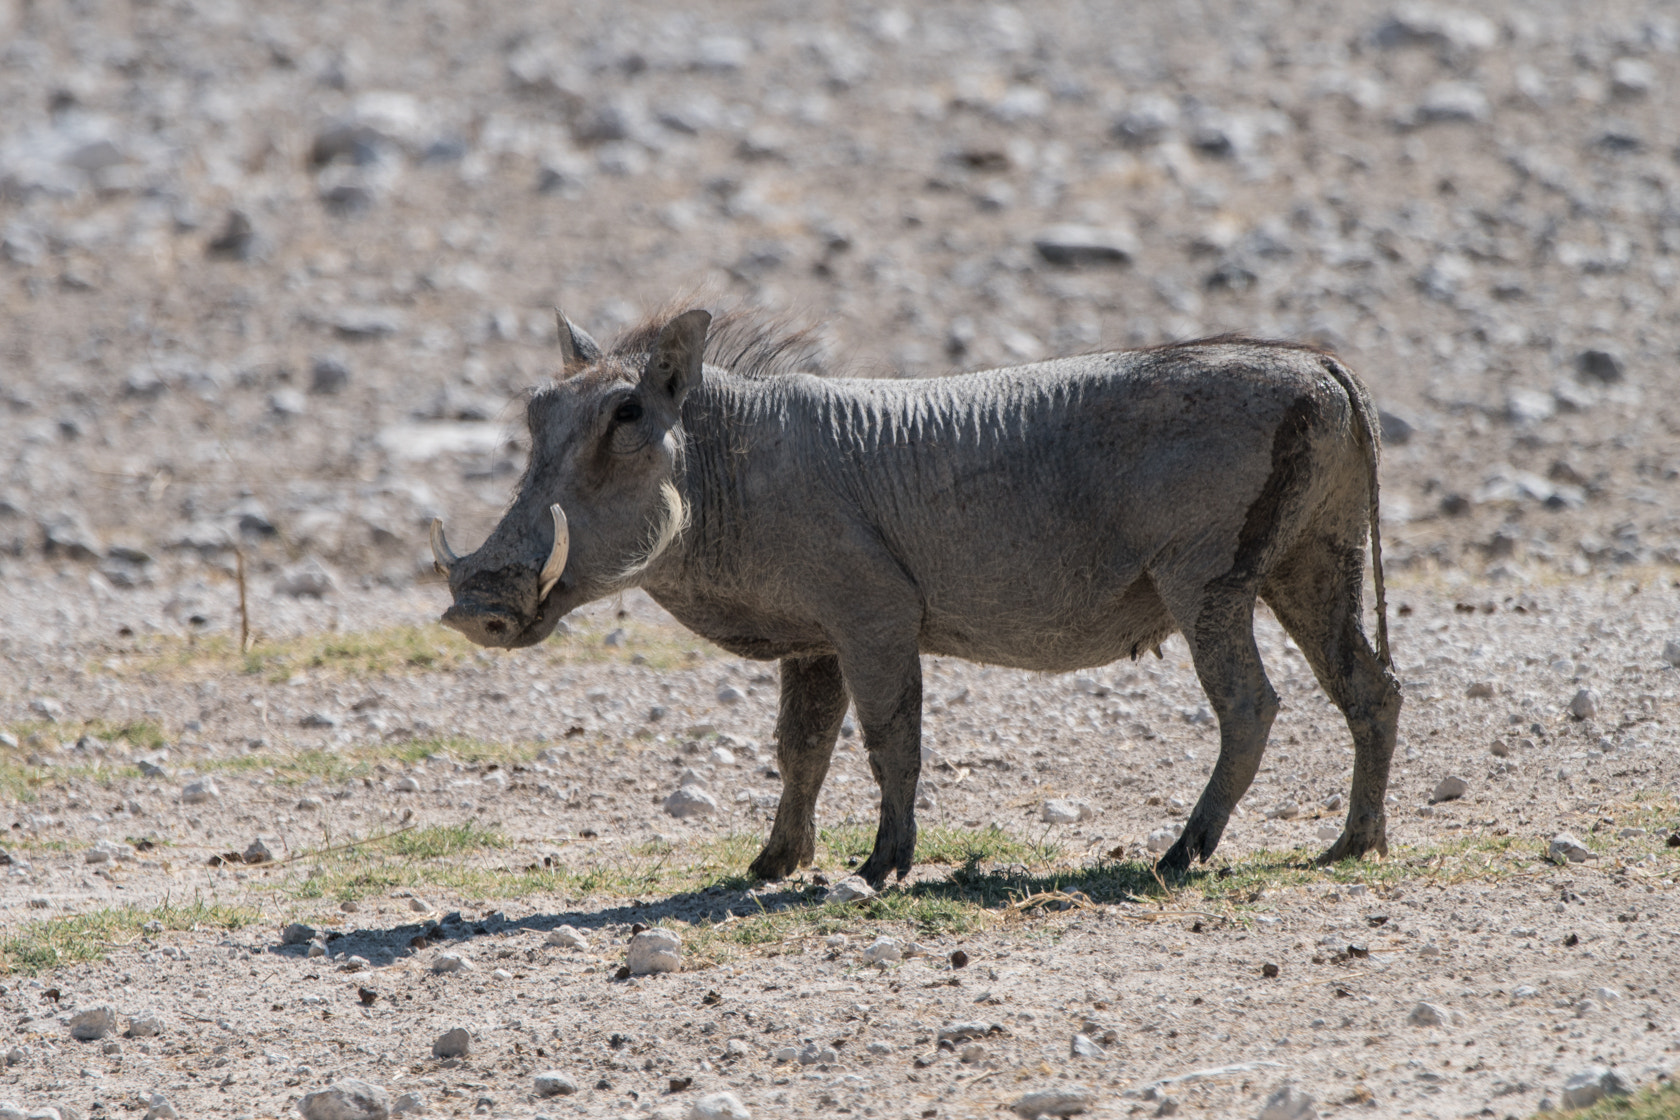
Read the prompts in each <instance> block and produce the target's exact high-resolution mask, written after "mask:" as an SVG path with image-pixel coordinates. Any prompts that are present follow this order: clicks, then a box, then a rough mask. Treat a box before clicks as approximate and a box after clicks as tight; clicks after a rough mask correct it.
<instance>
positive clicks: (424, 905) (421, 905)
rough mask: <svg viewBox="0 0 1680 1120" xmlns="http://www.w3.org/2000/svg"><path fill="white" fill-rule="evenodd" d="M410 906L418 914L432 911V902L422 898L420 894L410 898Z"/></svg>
mask: <svg viewBox="0 0 1680 1120" xmlns="http://www.w3.org/2000/svg"><path fill="white" fill-rule="evenodd" d="M408 908H409V910H410V911H412V912H413V913H416V914H430V913H431V912H432V904H431V903H429V902H427V901H426V900H425V899H423V898H421V897H420V896H419V895H415V896H414V897H413V898H411V899H409V900H408Z"/></svg>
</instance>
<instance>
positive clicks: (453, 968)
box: [432, 953, 473, 972]
mask: <svg viewBox="0 0 1680 1120" xmlns="http://www.w3.org/2000/svg"><path fill="white" fill-rule="evenodd" d="M472 970H473V962H472V961H470V960H468V959H467V958H466V957H463V956H462V955H461V954H460V953H439V954H438V955H437V956H436V957H434V958H433V959H432V971H433V972H471V971H472Z"/></svg>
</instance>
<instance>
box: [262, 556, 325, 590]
mask: <svg viewBox="0 0 1680 1120" xmlns="http://www.w3.org/2000/svg"><path fill="white" fill-rule="evenodd" d="M274 590H275V591H277V592H279V593H280V594H281V595H290V596H291V597H292V598H294V599H321V598H325V597H326V596H327V595H329V594H331V593H332V592H334V591H336V590H338V581H337V580H335V579H334V578H333V574H332V572H330V571H328V570H327V566H326V565H325V564H323V563H321V562H320V561H319V560H317V559H315V557H313V556H306V557H304V558H303V559H302V560H300V561H298V562H297V563H296V564H293V565H292V566H291V567H289V568H284V569H282V570H281V572H280V578H279V579H277V580H275V581H274Z"/></svg>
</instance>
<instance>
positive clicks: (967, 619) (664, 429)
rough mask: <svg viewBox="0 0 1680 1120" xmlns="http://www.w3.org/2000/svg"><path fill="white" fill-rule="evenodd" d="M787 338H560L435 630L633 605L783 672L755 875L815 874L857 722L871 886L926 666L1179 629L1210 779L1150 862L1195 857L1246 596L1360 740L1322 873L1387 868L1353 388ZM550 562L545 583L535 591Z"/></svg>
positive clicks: (1155, 361) (1385, 726) (671, 332)
mask: <svg viewBox="0 0 1680 1120" xmlns="http://www.w3.org/2000/svg"><path fill="white" fill-rule="evenodd" d="M709 325H710V326H711V338H710V339H709V340H708V333H707V332H708V326H709ZM798 343H799V340H798V338H797V337H793V338H791V339H790V338H789V337H785V336H778V335H777V334H776V333H775V331H774V330H773V329H771V328H768V327H765V326H763V325H762V324H755V323H754V321H753V320H751V319H750V318H748V317H746V316H742V315H734V316H730V317H726V318H721V319H720V320H719V322H718V323H716V324H712V323H711V320H710V317H709V316H708V315H707V314H706V313H705V312H703V311H691V312H688V313H686V314H684V315H682V316H679V317H677V318H675V319H673V320H671V321H670V322H668V323H652V324H649V325H646V326H643V327H641V328H637V329H635V330H633V331H631V332H630V334H629V335H628V336H627V337H626V338H624V339H621V340H620V341H619V343H618V344H616V345H615V347H614V348H613V349H612V350H610V351H608V352H606V353H604V354H603V352H602V351H601V350H600V349H599V348H598V347H597V346H596V345H595V343H594V342H593V341H592V340H590V339H589V337H588V336H587V335H585V334H583V333H582V332H581V331H578V330H577V329H576V328H574V327H571V325H570V324H568V323H565V322H564V320H562V349H563V351H564V355H565V369H564V372H563V376H562V380H560V381H559V383H558V384H556V385H555V386H553V387H552V388H548V389H544V390H542V391H540V392H538V393H537V394H536V395H535V396H534V397H533V398H532V399H531V401H530V404H529V409H528V422H529V425H530V432H531V441H532V450H531V465H530V468H529V470H528V471H527V474H526V477H525V479H524V481H523V483H522V484H521V487H520V490H519V493H518V495H517V497H516V498H515V500H514V502H513V504H512V506H511V507H510V509H509V511H508V513H507V514H506V515H505V517H504V518H503V520H502V521H501V523H500V524H498V525H497V527H496V528H495V530H494V531H493V532H492V533H491V535H490V537H489V539H488V540H486V542H485V543H484V545H483V546H482V547H481V548H479V549H478V550H477V551H476V552H474V553H472V554H471V555H470V556H466V557H460V558H456V557H455V556H454V555H453V553H450V552H449V551H448V546H447V544H442V545H441V551H440V553H439V566H440V569H443V570H446V571H447V574H448V576H449V586H450V590H451V591H452V593H453V595H454V599H455V602H454V605H453V606H451V607H450V609H449V611H448V613H446V614H445V615H444V622H445V623H446V624H447V625H450V626H453V627H455V628H456V629H458V630H460V631H461V632H462V633H464V634H466V635H467V636H468V637H469V638H471V639H472V640H473V641H475V642H478V643H480V644H483V645H490V646H500V647H507V648H512V647H517V646H524V645H530V644H532V643H534V642H538V641H541V640H542V639H543V638H544V637H546V636H547V635H548V634H549V633H550V632H551V631H552V630H553V628H554V625H555V623H556V621H558V620H559V618H560V617H561V616H562V615H564V614H565V613H566V612H568V611H570V610H572V609H573V608H574V607H577V606H579V605H581V604H583V603H585V602H589V601H590V600H593V599H597V598H600V597H602V596H605V595H609V594H612V593H614V592H616V591H619V590H621V589H623V588H625V587H628V586H640V587H642V588H644V589H645V590H646V591H647V593H648V594H649V595H651V596H652V597H653V598H654V599H655V600H657V601H658V602H659V603H660V604H661V605H662V606H664V607H665V609H666V610H668V611H670V612H671V614H672V615H674V616H675V617H676V618H677V619H678V620H680V621H681V622H682V623H683V624H684V625H685V626H687V627H689V628H690V629H692V630H693V631H695V632H696V633H698V634H701V635H703V636H704V637H706V638H708V639H710V640H711V641H713V642H715V643H717V644H718V645H720V646H722V647H723V648H724V649H726V650H729V651H731V652H733V653H735V654H738V655H740V656H743V657H751V658H761V659H771V658H775V659H778V660H779V661H780V662H781V714H780V717H779V719H778V721H777V726H776V741H777V757H778V760H779V763H780V766H781V771H782V776H783V783H784V784H783V792H782V800H781V806H780V808H779V809H778V811H777V814H776V821H775V825H774V826H773V828H772V829H771V833H770V838H769V841H768V843H767V844H766V845H765V848H764V850H763V852H762V853H760V855H759V856H758V858H757V859H756V860H755V861H754V862H753V865H752V869H751V870H752V872H753V873H754V874H755V875H758V876H761V877H764V878H780V877H782V876H785V875H787V874H788V873H790V872H792V871H793V870H794V869H795V868H797V867H799V866H800V865H801V864H804V863H808V862H809V861H810V860H811V859H812V858H813V855H814V851H815V824H814V819H813V810H814V807H815V805H816V800H817V794H818V791H819V790H820V788H821V786H822V782H823V778H824V776H825V775H826V774H827V772H828V766H829V759H830V756H831V754H832V752H833V749H834V743H835V737H836V734H837V733H838V731H839V728H840V723H841V719H842V717H843V716H844V714H845V711H846V706H847V703H848V701H850V702H852V703H854V704H855V705H856V708H857V717H858V723H859V725H860V726H861V727H862V730H863V738H864V744H865V746H866V747H867V749H868V756H869V765H870V769H871V770H872V771H873V772H874V774H875V778H876V781H877V782H879V783H880V787H881V816H880V826H879V830H878V832H877V834H876V839H875V849H874V852H873V853H872V854H871V855H870V857H869V859H868V860H867V861H866V862H865V863H864V865H863V867H862V869H861V874H862V875H863V876H864V878H865V879H867V880H869V881H870V882H872V883H875V884H877V885H879V884H880V883H881V882H882V881H884V879H885V878H886V876H887V874H888V872H891V871H897V872H898V873H899V875H900V877H902V876H903V875H904V874H906V873H907V872H908V871H909V870H910V866H911V860H912V854H913V852H914V850H915V840H916V822H915V816H914V799H915V790H916V780H917V776H918V774H919V771H920V768H921V742H920V740H921V709H922V678H921V662H920V657H921V655H922V654H924V653H929V654H940V655H947V656H953V657H962V658H968V659H970V660H973V661H983V662H988V663H991V664H995V665H1009V666H1015V667H1018V668H1024V669H1038V670H1047V671H1052V672H1062V671H1066V670H1071V669H1079V668H1084V667H1087V666H1094V665H1104V664H1107V663H1108V662H1111V661H1114V660H1116V659H1118V658H1121V657H1136V656H1137V655H1138V654H1139V653H1140V651H1148V650H1151V649H1153V648H1154V647H1155V646H1157V645H1158V644H1159V643H1160V642H1161V641H1162V640H1163V639H1165V638H1166V637H1168V636H1169V635H1170V634H1172V633H1174V632H1177V633H1182V634H1183V635H1184V636H1185V639H1186V640H1187V641H1188V643H1189V646H1190V651H1191V655H1192V657H1193V659H1194V662H1195V668H1196V673H1197V676H1198V677H1199V678H1200V680H1201V683H1202V687H1203V688H1204V689H1205V690H1206V692H1207V697H1208V701H1209V703H1210V704H1211V705H1212V707H1213V710H1214V712H1215V713H1216V714H1217V716H1218V719H1219V758H1218V761H1217V762H1216V763H1215V764H1214V768H1213V774H1212V776H1211V778H1210V779H1209V781H1208V784H1207V788H1206V789H1205V790H1204V791H1203V793H1202V796H1201V799H1200V800H1199V801H1198V802H1197V803H1196V807H1195V810H1194V811H1193V812H1192V813H1191V815H1190V818H1189V820H1188V822H1187V823H1186V825H1185V829H1184V834H1183V836H1182V837H1180V839H1179V840H1178V842H1177V843H1176V844H1174V845H1173V847H1172V849H1171V850H1170V851H1168V852H1167V853H1166V855H1165V856H1163V857H1162V859H1161V866H1162V867H1163V869H1165V870H1168V871H1172V872H1182V871H1183V870H1185V869H1186V868H1187V867H1188V866H1189V864H1190V862H1191V860H1192V859H1203V860H1205V859H1206V858H1207V857H1208V856H1209V855H1211V854H1212V852H1213V850H1214V847H1215V845H1216V844H1218V842H1219V837H1220V834H1221V832H1222V831H1223V830H1224V828H1225V825H1226V822H1227V820H1228V819H1229V817H1230V813H1231V810H1232V808H1233V807H1234V806H1235V805H1236V803H1237V800H1238V798H1240V797H1241V796H1242V795H1243V793H1244V791H1246V790H1247V789H1248V787H1249V784H1250V783H1251V782H1252V781H1253V779H1254V775H1255V772H1256V770H1257V769H1258V768H1259V765H1260V756H1261V753H1262V751H1263V750H1264V748H1265V743H1266V736H1267V733H1268V731H1269V730H1270V728H1271V724H1272V718H1273V716H1274V715H1275V714H1276V712H1277V709H1278V703H1277V697H1276V695H1275V694H1274V693H1273V691H1272V688H1271V685H1270V684H1269V682H1268V681H1267V679H1266V674H1265V671H1264V669H1263V668H1262V667H1261V664H1260V657H1259V652H1258V650H1257V649H1256V647H1255V642H1254V634H1253V614H1254V603H1255V598H1256V597H1257V596H1258V597H1260V598H1263V599H1265V600H1266V602H1267V603H1268V604H1269V605H1270V606H1271V608H1272V610H1273V612H1274V613H1275V614H1276V616H1277V618H1278V620H1279V621H1280V622H1281V623H1282V624H1283V626H1284V628H1285V629H1286V630H1287V631H1288V632H1289V634H1290V635H1291V636H1292V637H1293V638H1294V639H1295V641H1296V643H1297V644H1298V645H1299V646H1300V648H1301V650H1302V652H1303V653H1304V654H1305V656H1306V658H1307V660H1308V661H1309V662H1310V663H1311V665H1312V668H1313V671H1314V673H1316V674H1317V677H1318V680H1319V683H1320V684H1321V685H1322V686H1323V688H1324V689H1325V691H1326V692H1327V693H1329V695H1330V698H1331V699H1332V700H1333V701H1334V702H1335V703H1336V705H1337V706H1338V707H1339V708H1341V710H1342V712H1343V714H1344V715H1345V716H1346V718H1347V722H1348V726H1349V728H1350V730H1351V731H1352V733H1353V743H1354V766H1353V787H1352V796H1351V797H1350V799H1349V806H1348V818H1347V822H1346V825H1345V828H1344V830H1343V832H1342V835H1341V837H1340V838H1339V839H1338V840H1337V841H1336V842H1335V844H1334V845H1332V846H1331V848H1330V849H1329V851H1327V852H1326V853H1325V854H1324V856H1323V857H1322V859H1323V860H1324V861H1333V860H1339V859H1342V858H1344V857H1350V856H1359V855H1362V854H1363V853H1365V852H1368V851H1371V850H1373V849H1375V850H1376V851H1378V852H1382V851H1385V850H1386V847H1387V840H1386V836H1385V818H1384V811H1383V797H1384V793H1385V791H1386V788H1387V784H1388V771H1389V761H1390V757H1391V755H1392V753H1393V750H1394V742H1395V727H1396V723H1397V720H1398V717H1399V711H1400V690H1399V688H1398V686H1397V684H1396V682H1395V680H1394V677H1393V676H1392V674H1391V673H1390V672H1389V668H1388V657H1387V649H1386V633H1385V629H1386V627H1384V625H1383V619H1382V605H1381V601H1380V600H1381V586H1382V584H1381V578H1380V572H1381V561H1380V555H1379V556H1378V558H1377V564H1376V569H1377V573H1378V583H1377V587H1378V595H1379V603H1378V622H1379V630H1378V647H1379V650H1380V651H1381V652H1380V655H1379V653H1378V652H1375V651H1373V650H1372V649H1371V646H1370V645H1369V643H1368V642H1367V641H1366V638H1365V634H1364V631H1363V629H1362V627H1361V622H1360V615H1361V598H1362V583H1363V576H1364V548H1365V544H1366V541H1367V532H1368V529H1369V530H1374V528H1375V525H1376V498H1377V480H1376V468H1377V445H1376V435H1375V425H1374V424H1373V423H1372V415H1373V412H1372V408H1371V404H1370V401H1369V399H1368V397H1367V396H1366V394H1365V391H1364V389H1363V388H1362V387H1361V386H1360V384H1359V383H1358V381H1357V380H1356V379H1355V378H1354V376H1353V374H1352V373H1350V372H1349V371H1348V370H1347V369H1346V368H1345V367H1343V366H1342V365H1341V364H1340V363H1338V362H1337V361H1336V360H1335V359H1334V358H1333V357H1331V356H1330V355H1328V354H1325V353H1323V352H1320V351H1317V350H1313V349H1310V348H1306V347H1299V346H1292V345H1287V344H1281V343H1272V342H1256V341H1249V340H1242V339H1214V340H1209V341H1202V342H1191V343H1184V344H1182V345H1174V346H1166V347H1160V348H1156V349H1149V350H1136V351H1122V352H1116V353H1106V354H1092V355H1087V356H1083V357H1076V358H1064V359H1059V360H1056V361H1049V362H1041V363H1038V364H1035V365H1029V366H1018V367H1014V368H1010V369H997V370H988V371H985V372H981V373H969V374H963V375H959V376H951V377H939V378H929V379H923V380H844V379H829V378H817V377H813V376H809V375H806V374H798V373H786V372H776V367H777V366H778V364H779V363H778V361H777V357H778V355H781V354H783V353H784V351H787V350H790V349H797V346H798ZM703 355H704V361H703ZM780 364H783V365H785V364H786V363H780ZM743 371H748V372H745V373H744V372H743ZM554 505H558V506H559V507H561V509H563V510H564V512H565V515H566V517H565V519H564V521H565V524H569V527H570V548H569V552H568V551H567V549H566V547H565V544H566V542H565V541H564V540H563V539H562V540H560V541H559V542H558V543H557V542H556V538H555V529H554V526H555V525H556V524H557V523H560V522H561V519H560V518H558V517H557V516H555V515H553V514H552V513H551V512H550V507H551V506H554ZM563 535H564V533H563V532H562V536H563ZM436 539H437V540H439V541H441V533H440V534H439V536H438V537H437V538H436ZM1376 543H1377V542H1376V541H1375V540H1374V539H1373V540H1372V541H1371V544H1372V545H1373V548H1374V547H1375V546H1376ZM545 564H546V565H548V566H549V567H550V569H551V571H550V575H551V576H552V574H553V572H555V571H560V572H561V573H562V574H560V576H559V579H558V582H557V583H556V584H555V585H554V586H553V589H552V591H550V592H549V593H548V594H546V595H543V594H542V582H543V579H542V571H543V568H544V566H545ZM559 565H563V570H562V569H561V568H560V567H559Z"/></svg>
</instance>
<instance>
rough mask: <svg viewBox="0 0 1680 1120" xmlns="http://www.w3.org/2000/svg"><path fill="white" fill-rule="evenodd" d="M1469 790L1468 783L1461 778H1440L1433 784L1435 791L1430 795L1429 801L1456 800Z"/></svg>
mask: <svg viewBox="0 0 1680 1120" xmlns="http://www.w3.org/2000/svg"><path fill="white" fill-rule="evenodd" d="M1469 790H1470V786H1469V783H1467V782H1466V781H1465V780H1464V779H1463V778H1459V777H1447V778H1442V779H1441V780H1440V782H1439V783H1437V784H1436V786H1435V792H1434V793H1433V794H1431V795H1430V797H1429V800H1431V801H1457V800H1458V799H1459V798H1461V797H1463V796H1464V795H1465V794H1466V793H1468V792H1469Z"/></svg>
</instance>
